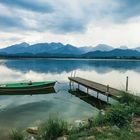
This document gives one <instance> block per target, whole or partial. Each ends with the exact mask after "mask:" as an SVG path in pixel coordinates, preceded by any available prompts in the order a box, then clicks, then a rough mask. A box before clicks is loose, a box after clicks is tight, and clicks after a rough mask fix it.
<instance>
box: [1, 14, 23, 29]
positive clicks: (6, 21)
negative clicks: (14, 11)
mask: <svg viewBox="0 0 140 140" xmlns="http://www.w3.org/2000/svg"><path fill="white" fill-rule="evenodd" d="M24 27H25V26H24V24H23V23H22V21H21V19H20V18H14V17H9V16H2V15H0V28H1V30H3V28H4V29H5V30H9V29H14V28H22V29H23V28H24Z"/></svg>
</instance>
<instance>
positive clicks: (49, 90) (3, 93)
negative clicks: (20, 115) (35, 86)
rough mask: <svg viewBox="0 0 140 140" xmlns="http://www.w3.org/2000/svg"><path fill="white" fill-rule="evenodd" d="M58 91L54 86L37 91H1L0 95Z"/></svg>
mask: <svg viewBox="0 0 140 140" xmlns="http://www.w3.org/2000/svg"><path fill="white" fill-rule="evenodd" d="M50 93H56V91H55V89H54V88H47V89H43V90H35V91H22V92H0V95H34V94H50Z"/></svg>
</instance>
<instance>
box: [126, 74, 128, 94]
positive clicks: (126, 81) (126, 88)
mask: <svg viewBox="0 0 140 140" xmlns="http://www.w3.org/2000/svg"><path fill="white" fill-rule="evenodd" d="M127 91H128V76H127V77H126V92H127Z"/></svg>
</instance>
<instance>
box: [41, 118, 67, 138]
mask: <svg viewBox="0 0 140 140" xmlns="http://www.w3.org/2000/svg"><path fill="white" fill-rule="evenodd" d="M67 132H68V125H67V122H65V121H64V120H62V119H60V118H59V117H54V116H51V117H49V119H48V120H47V121H46V122H44V123H43V124H42V125H41V126H40V129H39V134H38V140H54V139H56V138H57V137H60V136H63V135H65V134H67Z"/></svg>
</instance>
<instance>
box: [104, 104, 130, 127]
mask: <svg viewBox="0 0 140 140" xmlns="http://www.w3.org/2000/svg"><path fill="white" fill-rule="evenodd" d="M131 117H132V112H131V108H130V107H129V106H127V105H124V104H118V105H114V106H112V107H110V108H108V109H107V112H106V121H107V122H108V123H110V124H112V125H116V126H118V127H123V126H125V125H127V124H128V122H129V119H131Z"/></svg>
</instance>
